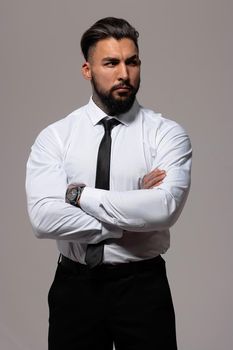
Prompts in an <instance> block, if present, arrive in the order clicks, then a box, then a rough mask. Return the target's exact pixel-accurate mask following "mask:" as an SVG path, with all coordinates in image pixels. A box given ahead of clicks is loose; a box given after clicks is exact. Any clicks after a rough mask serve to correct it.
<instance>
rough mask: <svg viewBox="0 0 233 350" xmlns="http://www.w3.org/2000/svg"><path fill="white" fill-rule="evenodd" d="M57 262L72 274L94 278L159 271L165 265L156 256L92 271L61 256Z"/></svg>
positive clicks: (97, 267)
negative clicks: (88, 275) (87, 275)
mask: <svg viewBox="0 0 233 350" xmlns="http://www.w3.org/2000/svg"><path fill="white" fill-rule="evenodd" d="M59 260H60V261H59V264H61V265H62V266H64V267H66V268H67V269H69V270H71V271H72V272H74V273H78V274H83V275H85V274H91V275H96V276H97V275H98V276H101V275H103V276H104V277H106V275H108V274H109V275H110V276H113V275H121V274H124V275H125V274H130V273H136V272H140V271H147V270H152V269H155V270H159V269H161V266H162V267H163V266H164V264H165V261H164V259H163V258H162V257H161V255H158V256H156V257H155V258H152V259H146V260H139V261H133V262H128V263H119V264H101V265H98V266H96V267H94V268H92V269H90V268H89V267H88V266H87V265H84V264H80V263H79V262H76V261H73V260H71V259H69V258H67V257H65V256H63V255H61V257H60V259H59Z"/></svg>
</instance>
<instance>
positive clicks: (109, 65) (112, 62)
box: [104, 61, 118, 68]
mask: <svg viewBox="0 0 233 350" xmlns="http://www.w3.org/2000/svg"><path fill="white" fill-rule="evenodd" d="M117 64H118V61H108V62H106V63H105V64H104V65H105V66H106V67H110V68H111V67H115V66H116V65H117Z"/></svg>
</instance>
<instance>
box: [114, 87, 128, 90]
mask: <svg viewBox="0 0 233 350" xmlns="http://www.w3.org/2000/svg"><path fill="white" fill-rule="evenodd" d="M115 90H118V91H119V90H122V91H126V90H130V88H129V87H127V86H123V87H119V88H116V89H115Z"/></svg>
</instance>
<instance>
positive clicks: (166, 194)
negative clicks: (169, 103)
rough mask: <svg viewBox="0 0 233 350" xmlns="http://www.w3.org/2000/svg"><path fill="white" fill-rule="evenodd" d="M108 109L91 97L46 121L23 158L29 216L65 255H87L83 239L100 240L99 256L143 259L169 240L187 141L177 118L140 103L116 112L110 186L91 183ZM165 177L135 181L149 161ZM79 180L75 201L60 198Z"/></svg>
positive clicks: (181, 196)
mask: <svg viewBox="0 0 233 350" xmlns="http://www.w3.org/2000/svg"><path fill="white" fill-rule="evenodd" d="M105 116H106V114H105V113H104V112H103V111H102V110H101V109H100V108H98V107H97V106H96V105H95V103H94V102H93V100H92V98H91V99H90V101H89V103H88V104H87V105H86V106H83V107H81V108H79V109H77V110H76V111H74V112H72V113H71V114H70V115H68V116H67V117H66V118H64V119H62V120H60V121H57V122H55V123H54V124H52V125H50V126H48V127H47V128H46V129H44V130H43V131H42V132H41V133H40V134H39V136H38V137H37V139H36V141H35V143H34V145H33V146H32V150H31V154H30V157H29V160H28V163H27V178H26V191H27V198H28V212H29V216H30V220H31V223H32V226H33V229H34V231H35V234H36V236H37V237H39V238H50V239H55V240H56V241H57V244H58V249H59V251H60V252H61V253H62V254H63V255H65V256H66V257H68V258H70V259H72V260H75V261H79V262H81V263H83V264H84V263H85V262H84V259H85V252H86V247H87V244H88V243H98V242H100V241H102V240H106V239H107V241H106V244H105V246H104V262H105V263H121V262H128V261H136V260H141V259H149V258H152V257H155V256H157V255H158V254H163V253H165V252H166V250H167V249H168V248H169V243H170V234H169V228H170V227H171V226H172V225H173V224H174V223H175V222H176V220H177V218H178V216H179V215H180V213H181V211H182V208H183V206H184V203H185V200H186V198H187V195H188V191H189V187H190V172H191V155H192V150H191V144H190V140H189V137H188V135H187V133H186V132H185V131H184V130H183V128H181V127H180V126H179V125H178V124H177V123H176V122H174V121H171V120H168V119H165V118H163V117H162V115H161V114H159V113H155V112H153V111H152V110H149V109H145V108H143V107H141V106H140V105H139V104H138V102H137V101H135V102H134V105H133V106H132V108H131V110H130V111H129V112H127V113H125V114H122V115H119V116H118V117H117V118H118V119H119V120H120V121H121V124H119V125H117V126H115V127H114V129H113V130H112V149H111V170H110V190H109V191H107V190H101V189H95V188H94V187H95V175H96V162H97V153H98V149H99V144H100V141H101V139H102V137H103V134H104V128H103V126H102V125H101V124H98V122H99V121H100V120H101V119H102V118H103V117H105ZM155 168H159V169H161V170H165V171H166V174H167V176H166V177H165V179H164V180H163V183H162V184H161V185H159V186H157V187H154V188H153V189H140V181H141V179H142V178H143V176H144V175H145V174H147V173H149V172H150V171H151V170H152V169H155ZM71 183H78V184H81V183H82V184H85V185H86V187H85V188H84V190H83V192H82V196H81V202H80V205H81V208H82V209H80V208H76V207H74V206H72V205H70V204H67V203H66V202H65V193H66V189H67V186H68V185H69V184H71Z"/></svg>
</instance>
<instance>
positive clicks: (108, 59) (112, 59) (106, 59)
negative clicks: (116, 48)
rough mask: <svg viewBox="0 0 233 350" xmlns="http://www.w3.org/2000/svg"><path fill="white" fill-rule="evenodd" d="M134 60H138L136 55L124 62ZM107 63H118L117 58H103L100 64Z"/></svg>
mask: <svg viewBox="0 0 233 350" xmlns="http://www.w3.org/2000/svg"><path fill="white" fill-rule="evenodd" d="M135 58H137V59H138V58H139V56H138V55H137V54H135V55H133V56H131V57H129V58H127V59H126V61H131V60H134V59H135ZM109 61H115V62H118V61H119V58H117V57H104V58H103V59H102V62H109Z"/></svg>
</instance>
